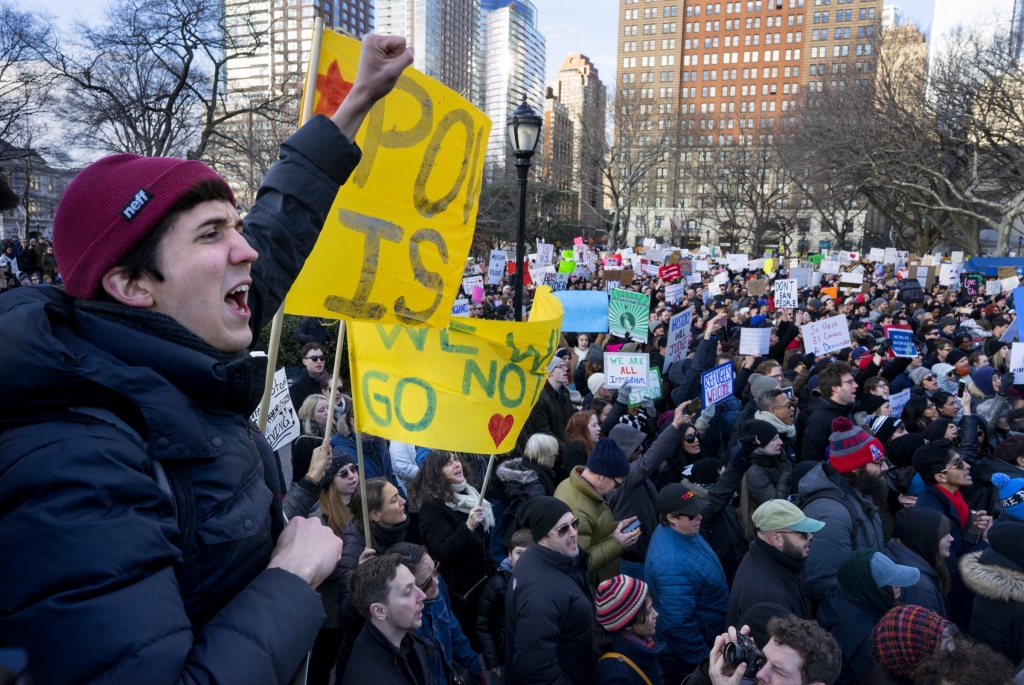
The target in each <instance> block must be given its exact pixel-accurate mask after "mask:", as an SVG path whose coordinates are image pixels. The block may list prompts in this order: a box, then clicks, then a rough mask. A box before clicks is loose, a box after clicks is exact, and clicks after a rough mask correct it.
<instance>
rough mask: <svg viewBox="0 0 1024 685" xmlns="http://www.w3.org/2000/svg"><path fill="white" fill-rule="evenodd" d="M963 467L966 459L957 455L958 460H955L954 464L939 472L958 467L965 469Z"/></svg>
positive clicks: (957, 468) (958, 469)
mask: <svg viewBox="0 0 1024 685" xmlns="http://www.w3.org/2000/svg"><path fill="white" fill-rule="evenodd" d="M963 468H964V460H963V459H962V458H960V457H957V458H956V461H954V462H953V465H952V466H947V467H946V468H944V469H942V470H941V471H939V473H945V472H946V471H949V470H950V469H956V470H957V471H960V470H963Z"/></svg>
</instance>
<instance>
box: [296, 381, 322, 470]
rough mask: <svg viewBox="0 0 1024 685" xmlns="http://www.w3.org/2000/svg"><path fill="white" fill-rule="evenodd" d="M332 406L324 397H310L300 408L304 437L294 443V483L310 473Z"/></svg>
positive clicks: (314, 395) (315, 395)
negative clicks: (315, 451)
mask: <svg viewBox="0 0 1024 685" xmlns="http://www.w3.org/2000/svg"><path fill="white" fill-rule="evenodd" d="M330 411H331V410H330V405H329V404H328V402H327V398H326V397H325V396H323V395H318V394H315V393H314V394H312V395H309V396H308V397H307V398H306V399H305V400H304V401H303V402H302V406H301V407H299V423H300V424H301V425H302V435H300V436H299V437H297V438H295V442H293V443H292V482H293V483H294V482H295V481H297V480H298V479H300V478H302V474H304V473H306V472H307V471H309V466H310V461H311V459H312V457H313V450H315V449H316V448H317V447H319V446H320V443H322V442H323V441H324V429H325V428H326V427H327V416H328V415H329V412H330Z"/></svg>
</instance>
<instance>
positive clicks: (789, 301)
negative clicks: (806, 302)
mask: <svg viewBox="0 0 1024 685" xmlns="http://www.w3.org/2000/svg"><path fill="white" fill-rule="evenodd" d="M775 306H776V307H778V308H782V307H788V308H789V309H796V308H797V307H799V306H800V303H799V301H798V298H797V292H796V279H794V278H786V279H782V280H778V281H775Z"/></svg>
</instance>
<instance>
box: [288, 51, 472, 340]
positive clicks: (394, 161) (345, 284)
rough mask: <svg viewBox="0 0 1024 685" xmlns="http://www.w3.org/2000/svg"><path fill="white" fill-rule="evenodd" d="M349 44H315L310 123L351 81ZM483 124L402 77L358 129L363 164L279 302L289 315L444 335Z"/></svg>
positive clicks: (465, 245) (462, 106)
mask: <svg viewBox="0 0 1024 685" xmlns="http://www.w3.org/2000/svg"><path fill="white" fill-rule="evenodd" d="M359 49H360V43H359V41H356V40H353V39H351V38H345V37H343V36H340V35H338V34H335V33H333V32H331V31H324V33H323V47H322V49H321V53H320V68H319V74H318V77H317V84H316V92H317V95H316V105H315V110H314V111H315V113H317V114H325V115H327V116H330V115H331V114H333V113H334V111H335V110H336V109H337V107H338V105H339V104H341V102H342V100H344V98H345V96H346V95H347V94H348V92H349V90H350V89H351V88H352V83H353V82H354V81H355V76H356V67H357V65H358V62H359ZM490 128H491V122H490V119H488V118H487V116H485V115H484V114H483V112H481V111H480V110H478V109H476V108H475V107H474V106H473V105H471V104H470V103H469V102H468V101H467V100H465V99H463V98H462V97H460V96H459V95H458V93H456V92H455V91H453V90H451V89H450V88H447V87H445V86H443V85H441V84H440V83H438V82H437V81H435V80H433V79H431V78H429V77H427V76H424V75H423V74H422V73H420V72H418V71H416V70H415V69H413V68H411V67H410V68H408V69H406V70H405V72H404V73H403V74H402V76H401V78H399V80H398V84H397V86H396V87H395V89H394V91H392V92H391V93H390V94H389V95H388V96H387V97H386V98H384V99H383V100H380V101H379V102H377V104H376V105H375V106H374V107H373V109H372V110H371V111H370V114H369V116H367V118H366V121H365V122H364V123H363V126H362V127H361V128H360V129H359V133H358V135H357V136H356V142H357V143H358V144H359V146H360V148H361V149H362V151H363V158H362V160H361V161H360V163H359V166H357V167H356V169H355V171H354V172H353V173H352V176H351V178H349V180H348V182H347V183H345V185H343V186H342V187H341V190H340V191H339V192H338V196H337V197H336V198H335V200H334V205H333V206H332V207H331V212H330V214H329V215H328V218H327V222H326V223H325V224H324V229H323V232H322V233H321V234H320V238H319V239H318V240H317V244H316V248H314V250H313V253H312V254H311V255H310V256H309V259H307V260H306V264H305V266H304V267H303V269H302V272H301V273H300V274H299V277H298V279H297V280H296V281H295V284H294V285H293V286H292V289H291V291H289V293H288V299H287V304H286V305H285V311H286V312H287V313H289V314H300V315H305V316H318V317H328V318H336V319H337V318H342V319H350V320H361V321H375V322H378V323H382V324H407V325H414V326H415V325H424V324H425V325H428V326H434V327H437V328H441V327H444V326H447V325H448V319H449V317H450V314H451V308H452V303H453V302H454V301H455V296H456V294H457V292H458V289H459V285H460V284H461V282H462V271H463V268H464V266H465V264H466V258H467V256H468V255H469V248H470V243H471V242H472V240H473V229H474V226H475V225H476V213H477V201H478V199H479V197H480V187H481V183H482V179H483V170H484V151H485V149H486V147H487V136H488V133H489V132H490Z"/></svg>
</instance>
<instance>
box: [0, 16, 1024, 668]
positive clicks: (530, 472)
mask: <svg viewBox="0 0 1024 685" xmlns="http://www.w3.org/2000/svg"><path fill="white" fill-rule="evenodd" d="M361 59H362V62H361V66H360V78H359V79H357V81H356V84H355V86H354V87H353V90H352V92H351V93H350V95H349V96H348V98H347V99H346V100H345V102H344V103H343V104H342V106H341V107H340V108H339V109H338V111H337V112H336V113H335V115H334V116H333V117H331V118H328V117H323V116H319V117H316V118H314V119H313V120H312V121H310V122H309V123H308V124H307V125H306V126H305V127H303V129H301V130H300V131H299V132H298V133H296V134H295V135H294V136H293V137H292V138H290V139H289V140H288V141H286V143H285V144H284V145H283V146H282V156H281V160H280V161H279V162H278V163H277V164H276V165H275V166H274V167H273V169H272V170H271V172H270V174H269V175H268V177H267V180H266V182H265V184H264V186H263V189H262V190H261V194H260V199H259V200H258V201H257V203H256V206H255V207H254V208H253V211H252V212H250V214H249V216H247V217H246V220H245V223H244V229H245V233H244V236H245V237H244V238H243V232H242V231H241V230H239V229H240V228H242V222H241V220H240V219H239V218H238V215H237V213H235V210H234V205H233V196H232V194H231V191H230V189H229V188H228V187H227V184H226V183H225V182H224V181H223V180H222V179H220V178H219V177H218V176H216V174H214V173H213V171H212V170H210V169H209V168H207V167H205V166H204V165H202V164H200V163H198V162H188V161H183V160H166V159H156V160H154V159H146V158H142V157H137V156H134V155H119V156H114V157H110V158H106V159H104V160H101V161H100V162H97V163H95V164H93V165H91V166H90V167H88V168H86V170H84V171H83V172H82V174H80V176H79V177H78V178H76V179H75V181H74V182H73V183H72V184H71V185H70V186H69V188H68V190H67V193H66V195H65V197H64V199H63V200H62V204H61V207H60V208H59V209H58V216H57V218H56V220H55V227H54V245H53V246H51V245H49V244H48V243H47V242H46V241H43V240H37V241H35V243H29V244H21V243H15V242H14V241H12V243H11V244H10V245H5V246H4V256H3V258H2V261H0V268H2V269H3V270H4V274H5V276H10V278H7V279H5V280H4V283H5V285H6V286H7V288H6V289H7V290H8V291H9V292H6V293H4V294H3V295H2V296H0V327H2V330H4V338H5V340H4V343H5V344H4V345H3V347H2V349H0V359H2V361H3V363H4V366H5V367H6V368H8V369H11V370H12V371H15V372H16V373H12V374H11V375H10V376H9V377H8V387H7V390H8V392H6V393H4V395H3V396H2V399H0V422H2V423H0V502H2V507H0V548H2V549H4V551H5V562H4V563H3V564H0V588H2V590H3V591H2V592H0V644H3V645H5V646H10V647H17V648H20V649H21V650H23V652H22V654H24V655H27V659H25V658H22V659H21V661H20V662H19V661H17V659H12V658H7V655H6V653H5V659H4V661H3V669H6V670H3V671H0V673H2V674H3V677H5V678H6V677H8V676H10V675H11V674H16V673H19V672H20V673H25V674H32V675H33V676H34V677H35V679H36V680H37V682H40V683H63V682H80V681H82V682H85V681H96V682H117V683H120V682H154V683H164V682H167V683H175V682H182V683H185V682H188V683H194V682H246V683H286V682H292V681H293V679H294V678H295V677H296V674H297V673H298V674H299V676H300V679H304V680H305V681H306V682H309V683H312V684H326V683H330V682H337V683H346V684H351V685H356V684H360V685H364V684H367V683H381V684H384V683H388V684H392V683H394V684H406V683H407V684H409V685H431V684H433V685H440V684H447V683H460V684H464V683H485V682H489V683H502V682H503V683H509V684H510V685H534V684H542V683H550V684H558V685H568V684H579V685H583V684H590V683H601V684H612V683H615V684H627V683H628V684H645V685H662V684H671V685H679V684H680V683H682V682H686V683H690V684H691V685H696V684H700V683H713V684H714V685H725V684H737V683H742V682H748V683H754V682H756V683H762V684H772V685H782V684H790V685H797V684H799V685H811V684H817V683H823V684H825V685H833V684H834V683H863V684H871V685H876V684H908V683H909V684H914V685H952V684H954V683H976V684H978V685H989V684H991V685H1008V684H1009V683H1013V682H1016V679H1017V678H1018V676H1017V672H1018V671H1019V670H1020V667H1021V665H1022V663H1024V394H1022V392H1021V388H1022V387H1024V378H1021V379H1020V380H1021V381H1022V382H1020V383H1018V379H1017V377H1016V376H1015V374H1013V373H1011V372H1010V369H1009V363H1010V354H1009V348H1008V346H1007V341H1010V342H1012V341H1013V339H1014V338H1015V336H1013V335H1011V334H1010V333H1009V331H1010V330H1011V327H1014V326H1015V325H1016V318H1015V312H1014V309H1013V307H1014V303H1013V302H1012V299H1011V300H1010V301H1007V298H1006V297H1004V296H1003V295H1001V294H1000V295H994V296H969V295H967V294H966V293H965V292H964V291H963V290H962V289H956V288H951V287H950V286H940V285H935V286H934V287H932V288H930V290H928V291H927V292H924V293H921V295H920V297H919V298H917V299H916V300H915V301H914V302H913V303H907V302H904V301H901V300H900V293H901V292H903V291H901V290H900V289H899V288H898V287H897V286H896V279H895V278H893V275H892V274H886V275H885V276H881V277H879V278H871V277H870V276H869V277H868V278H866V279H865V283H866V284H867V285H866V286H865V287H863V288H856V289H848V288H846V289H844V288H838V289H837V288H836V283H835V282H836V281H837V280H838V279H837V278H836V277H831V276H826V277H824V278H823V280H822V281H821V282H820V283H818V284H816V285H814V286H809V287H805V288H803V289H802V290H801V292H800V294H799V303H800V306H799V307H798V308H797V309H795V310H793V309H785V308H777V307H776V306H775V303H774V301H773V298H772V296H771V295H753V294H752V290H753V288H752V283H753V281H754V280H755V279H756V280H760V279H761V278H763V277H764V274H763V273H761V272H754V271H747V270H744V271H739V272H735V271H734V272H727V270H726V269H725V266H724V265H723V264H721V263H717V264H715V265H714V266H713V267H712V269H711V270H710V271H708V272H705V273H703V274H702V275H700V278H699V279H697V280H699V281H700V282H694V283H692V284H691V285H690V287H689V288H688V289H687V290H686V292H685V294H684V296H682V297H681V298H680V299H679V301H677V302H667V301H666V286H667V285H668V284H667V283H665V282H663V281H662V280H661V279H659V278H658V277H656V276H652V275H648V274H645V273H637V274H636V275H635V277H634V279H633V281H632V283H631V284H630V285H627V286H626V287H627V288H629V289H633V290H637V291H641V292H644V293H646V294H648V295H650V298H651V308H650V317H649V325H648V331H649V334H648V335H647V336H646V338H644V339H642V340H636V339H623V338H618V337H616V336H612V335H608V334H606V333H597V332H594V331H578V332H567V333H566V335H565V337H564V339H563V340H562V344H561V345H560V347H559V349H558V351H557V353H556V354H555V355H554V356H553V358H552V359H551V361H550V363H549V364H548V367H547V373H548V380H547V384H546V385H545V387H544V389H543V392H541V393H540V395H539V398H538V401H537V403H536V404H535V406H534V407H533V410H532V413H531V415H530V418H529V420H528V421H527V422H526V424H525V426H524V428H523V430H522V432H521V434H520V436H519V439H518V442H517V446H516V448H515V449H514V450H513V451H511V452H510V453H508V454H503V455H500V457H499V459H498V463H497V466H496V467H495V469H494V473H493V477H492V478H491V479H490V481H489V486H488V487H487V488H486V491H484V492H481V490H480V488H481V487H482V483H483V482H484V480H485V477H484V472H485V470H486V465H487V463H488V459H487V457H486V456H485V455H472V454H456V453H452V452H448V451H444V450H438V449H430V448H427V447H424V446H419V445H414V444H401V443H398V442H395V441H388V440H385V439H383V438H381V437H377V436H373V435H370V434H362V435H359V434H357V433H356V432H355V424H354V416H353V405H352V397H351V396H350V395H348V394H346V393H345V392H344V391H343V389H342V388H344V387H349V388H351V387H358V383H353V382H352V381H358V379H345V382H344V383H343V384H342V388H339V391H338V392H337V393H336V394H335V395H334V396H333V397H332V396H331V391H330V387H331V383H330V380H331V379H330V378H329V377H327V376H325V374H324V371H325V362H326V360H327V358H328V356H329V352H330V350H329V349H328V347H329V346H328V344H327V341H326V339H325V337H324V335H323V327H322V326H320V325H319V323H318V322H317V321H315V320H308V321H305V322H303V325H302V326H300V328H299V329H298V331H297V338H298V339H299V340H300V342H302V344H303V346H302V349H301V354H300V357H301V360H302V365H303V368H302V369H301V370H300V374H299V377H298V379H297V380H296V381H295V383H294V384H293V385H292V387H291V399H292V401H293V403H294V405H295V407H296V409H297V411H298V415H299V418H300V420H301V423H302V435H301V436H300V437H299V438H298V439H297V440H296V441H295V442H294V444H293V445H292V447H291V453H290V454H291V464H290V466H291V472H292V479H291V482H290V483H284V482H281V478H280V476H279V474H281V473H282V469H281V468H280V463H279V461H280V455H279V454H275V453H273V451H272V450H271V449H270V447H269V444H268V443H267V442H266V440H265V439H264V438H263V437H262V436H261V435H260V434H259V433H258V432H257V431H255V430H254V429H253V426H252V424H251V423H250V420H249V417H250V415H251V413H252V411H253V409H254V407H255V405H256V404H257V403H258V400H259V397H260V396H261V394H262V393H261V390H262V379H263V377H264V373H265V361H264V362H262V363H261V361H260V359H261V358H260V357H257V356H252V355H249V354H248V353H247V350H248V349H250V348H251V347H252V331H253V330H260V329H261V328H262V327H263V326H264V325H265V324H266V323H267V322H268V321H269V319H270V317H271V316H272V315H273V312H275V311H276V310H277V308H278V306H279V305H280V303H281V301H282V299H283V297H284V295H285V293H287V291H288V288H289V287H290V284H291V282H292V281H293V280H294V278H295V277H296V275H297V274H298V271H299V269H300V268H301V263H302V260H303V259H304V256H303V253H302V251H301V250H299V251H291V250H281V249H274V250H272V249H271V246H278V247H279V246H280V245H281V244H283V243H287V244H292V243H294V244H296V245H298V244H302V245H305V246H306V247H305V248H303V249H305V250H306V251H307V253H308V249H311V246H312V244H313V243H314V242H315V235H316V231H318V230H319V227H320V226H322V225H323V221H324V216H325V214H326V212H327V211H328V210H329V208H330V206H331V204H332V202H333V200H334V197H335V194H336V192H337V189H338V187H339V186H340V184H341V183H343V182H344V181H345V180H346V179H347V176H348V174H349V173H351V171H352V170H353V169H354V168H355V165H356V164H357V163H358V160H359V151H358V149H357V148H356V147H355V146H354V145H353V144H352V142H351V141H352V138H353V136H354V135H355V131H356V130H358V127H359V124H360V122H361V121H362V119H363V117H364V116H365V115H366V113H367V112H368V111H369V109H370V107H372V105H373V103H374V102H375V101H376V100H377V99H379V98H380V97H382V96H383V95H384V94H386V93H387V92H388V91H389V90H390V89H391V88H392V87H393V86H394V83H395V81H396V80H397V78H398V74H399V73H400V72H401V70H402V69H403V68H404V67H405V66H406V65H407V64H408V63H409V62H410V61H411V55H409V53H408V52H407V51H405V50H404V42H403V41H401V39H394V38H390V37H384V36H367V37H366V38H364V50H363V56H362V58H361ZM140 185H141V186H142V187H143V188H144V189H145V190H147V191H148V192H149V196H147V199H146V200H145V202H144V203H143V202H141V201H139V200H137V199H136V200H135V201H134V202H132V198H133V197H134V198H138V197H139V196H138V195H137V194H136V193H137V192H138V186H140ZM98 189H101V190H102V192H99V191H98ZM122 195H124V198H122V197H121V196H122ZM0 196H2V194H0ZM108 196H109V199H108ZM125 198H127V199H128V201H129V205H125V202H124V200H125ZM139 204H141V205H142V206H141V207H138V206H136V205H139ZM147 204H149V211H148V212H147V211H146V210H147V207H146V205H147ZM130 207H134V209H133V210H132V212H129V211H128V209H129V208H130ZM0 209H2V208H0ZM135 212H137V214H135ZM111 226H113V227H114V229H116V232H115V233H113V234H111V233H109V231H110V230H112V229H111V228H110V227H111ZM55 249H56V252H57V256H56V257H55V258H54V257H53V253H54V250H55ZM261 254H262V255H264V259H266V260H267V263H266V264H264V262H263V261H260V262H257V261H256V260H257V258H258V257H259V256H260V255H261ZM30 255H31V256H30ZM168 255H171V256H170V257H169V256H168ZM58 263H59V264H60V268H58V266H57V265H58ZM254 264H256V265H259V267H257V266H253V265H254ZM857 266H861V267H865V266H866V267H867V270H866V271H867V273H868V274H873V273H874V265H873V264H870V263H867V262H864V263H862V264H859V265H858V264H850V265H847V266H846V267H844V269H845V270H850V269H853V268H856V267H857ZM250 267H252V268H251V269H250ZM26 272H27V273H28V282H27V283H25V282H24V281H23V279H22V276H23V275H24V274H25V273H26ZM721 272H727V273H728V280H727V282H726V283H725V284H724V285H723V286H721V287H720V288H719V289H718V290H719V292H718V293H717V294H715V295H714V296H711V295H709V294H708V292H707V291H708V288H709V283H710V280H711V278H712V277H713V276H714V275H715V274H716V273H721ZM603 275H604V274H603V271H602V270H601V269H600V268H598V269H595V272H594V273H593V274H591V275H588V276H587V277H579V278H577V277H573V278H571V279H570V280H569V286H568V287H569V288H570V289H601V288H603V287H604V283H603ZM786 275H787V274H786V271H785V270H784V269H781V270H780V271H779V272H778V273H777V274H776V276H777V277H785V276H786ZM510 286H511V284H510V283H504V282H503V283H501V284H499V285H498V286H497V287H495V288H492V289H491V291H490V292H488V293H487V295H486V296H485V297H484V298H483V300H482V301H481V302H480V303H474V305H473V307H472V308H471V310H470V315H471V316H484V317H492V318H504V317H507V316H508V315H509V307H510V304H509V302H510V301H509V297H510V295H509V292H510ZM759 290H760V289H759ZM531 297H532V288H527V303H526V306H527V308H529V304H530V302H529V300H530V298H531ZM690 307H692V308H693V317H692V326H691V331H690V333H691V340H692V342H691V344H690V348H689V349H688V350H687V353H686V355H685V358H683V359H679V360H676V361H674V362H672V363H670V364H667V365H666V364H665V355H666V351H667V346H668V340H667V337H666V324H667V322H668V321H669V320H670V318H671V317H672V316H673V315H675V314H676V313H678V312H681V311H683V310H686V309H688V308H690ZM832 316H842V317H845V320H846V323H847V326H848V328H849V330H850V334H851V342H852V344H851V345H850V346H848V347H843V348H841V349H835V350H833V351H831V352H830V353H828V354H820V355H815V354H813V353H808V351H807V350H808V348H810V347H811V346H810V345H809V344H808V341H805V340H804V339H803V330H804V329H803V328H801V327H802V326H804V325H806V324H809V323H813V322H815V321H818V320H820V319H823V318H826V317H832ZM889 324H895V325H902V326H906V327H908V328H909V330H910V331H911V333H912V336H913V338H914V341H915V343H916V346H917V351H918V354H917V355H916V356H902V357H899V356H897V357H894V356H891V355H890V354H889V349H890V347H892V342H891V341H890V339H889V338H887V337H886V335H885V334H884V328H883V326H886V325H889ZM749 328H770V329H771V332H770V340H771V344H770V347H769V351H768V353H767V354H765V355H755V356H749V355H741V354H739V346H740V345H739V342H740V339H741V337H742V335H743V333H742V332H743V330H744V329H749ZM617 350H621V351H625V352H645V353H647V354H649V358H650V360H651V364H652V366H658V367H664V374H663V387H662V388H661V393H660V398H659V399H647V400H644V401H642V402H633V401H631V399H632V398H631V394H630V391H629V390H628V388H626V389H624V388H611V387H608V384H607V383H606V376H605V373H604V369H603V362H604V356H603V355H604V352H606V351H617ZM722 364H729V365H731V368H732V370H733V377H734V384H733V388H734V391H733V393H732V394H731V395H729V396H728V397H726V398H725V399H724V401H721V402H718V403H717V404H715V403H711V404H707V405H706V406H702V403H701V402H700V401H699V400H700V398H701V376H702V374H703V373H704V372H706V371H708V370H709V369H711V368H713V367H716V366H720V365H722ZM902 390H909V394H910V399H909V400H908V401H907V402H906V403H905V404H904V405H903V406H902V408H900V407H898V406H897V407H894V406H893V403H891V402H890V399H892V398H893V395H895V394H896V393H898V392H900V391H902ZM897 414H898V415H897ZM332 416H333V420H330V418H331V417H332ZM328 425H331V429H330V431H328V429H327V427H328ZM460 429H461V427H460V426H452V427H451V430H460ZM328 432H329V433H330V434H329V435H328V434H327V433H328ZM359 459H362V460H363V464H362V467H363V472H364V474H365V478H366V480H365V482H364V483H363V484H362V486H364V487H363V488H361V487H360V485H361V484H360V482H359V479H360V475H359V473H360V469H359V466H360V465H359V464H358V460H359ZM364 490H365V494H364ZM364 499H365V501H364ZM367 532H369V538H367ZM0 652H3V650H0ZM19 669H20V671H19Z"/></svg>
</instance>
